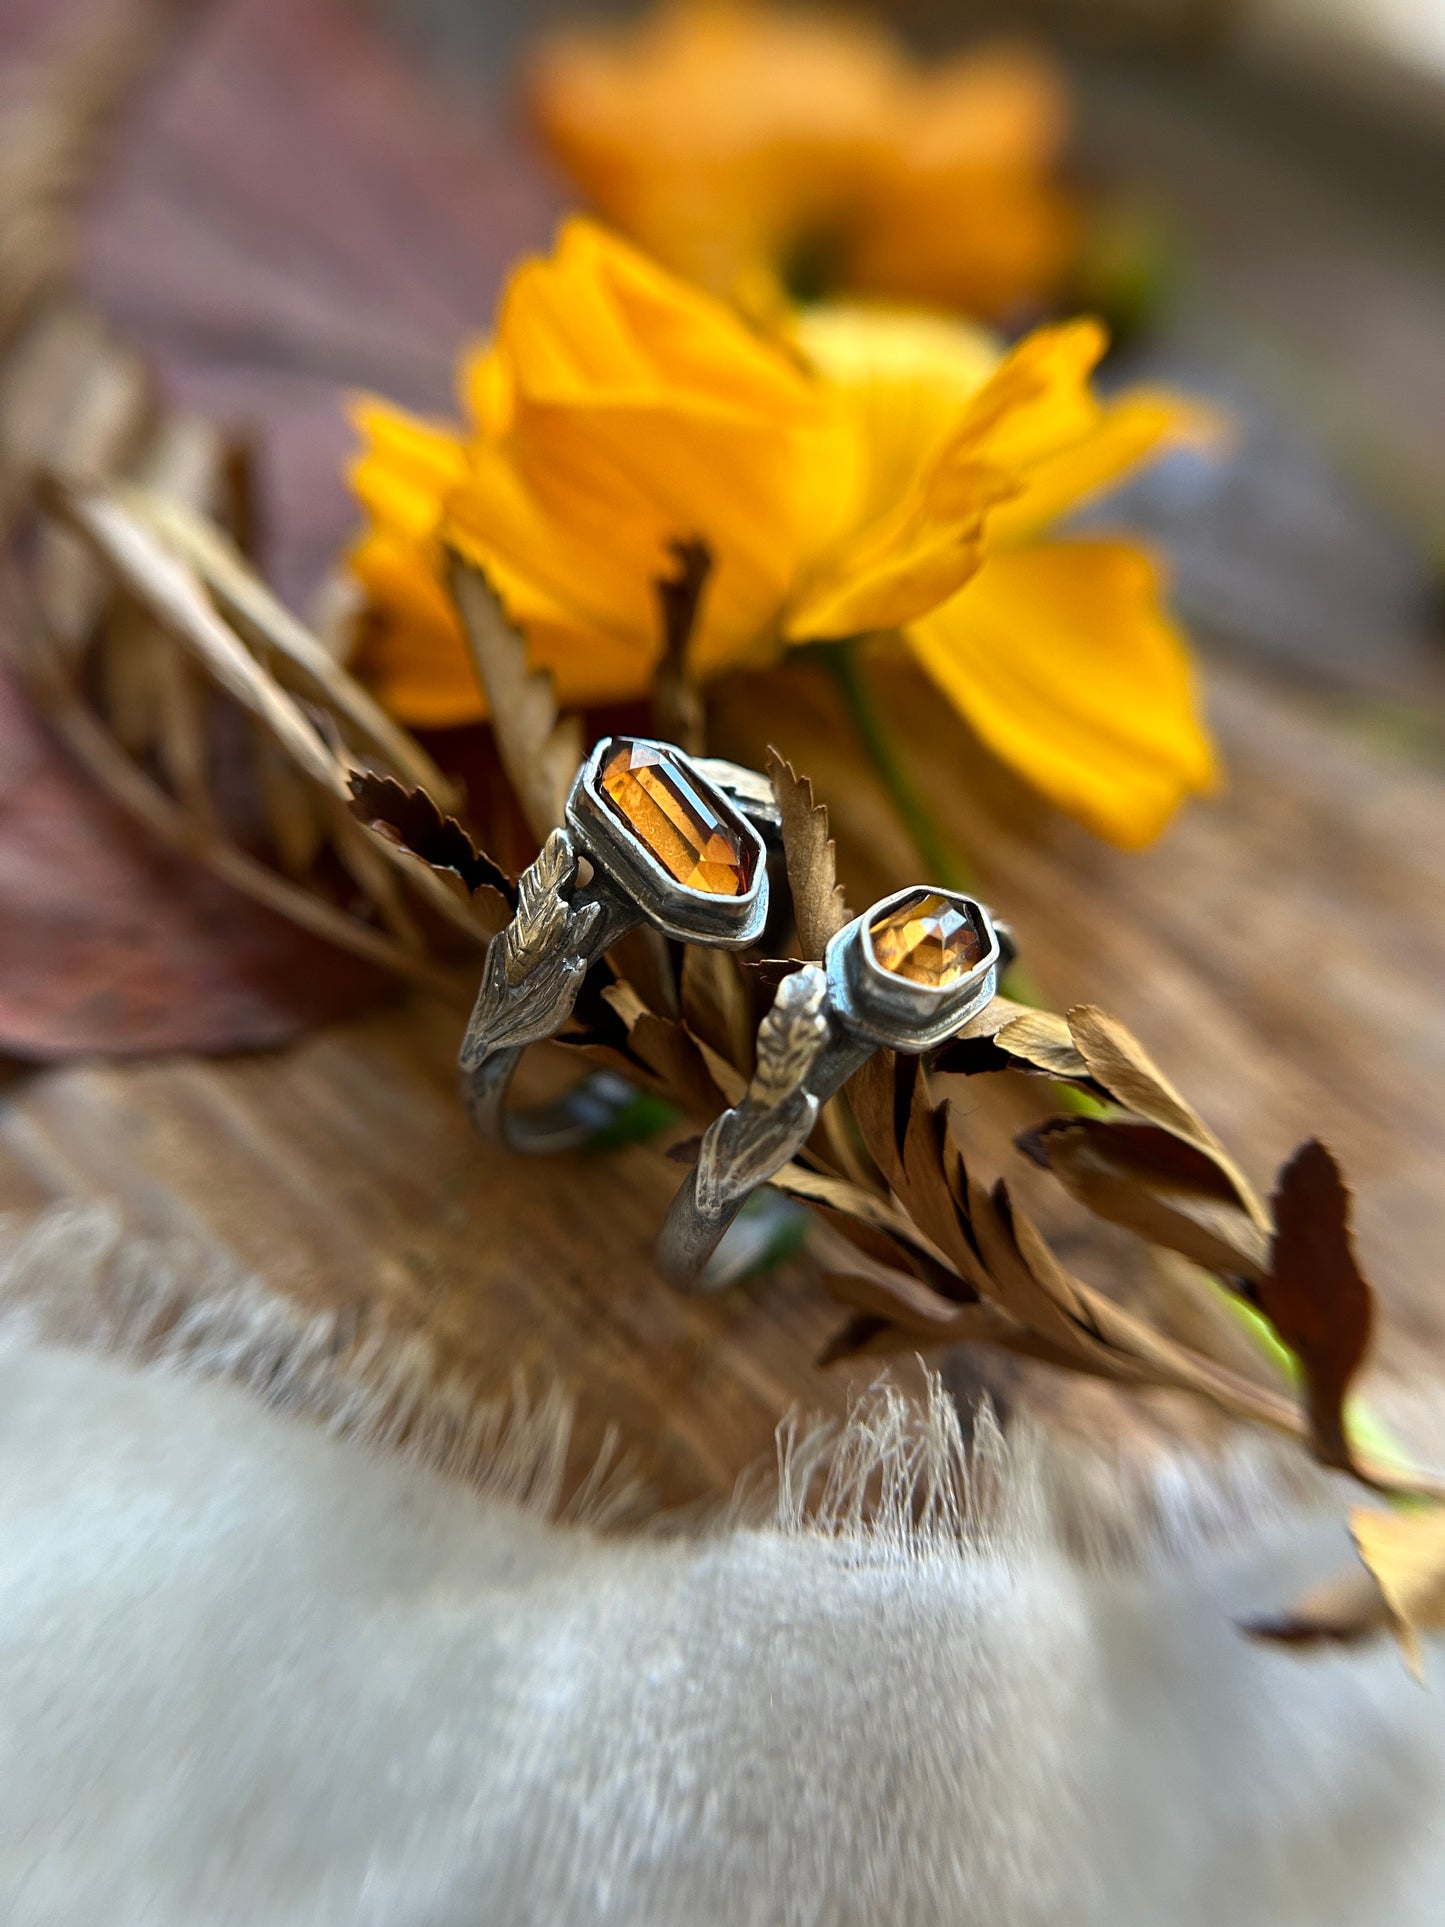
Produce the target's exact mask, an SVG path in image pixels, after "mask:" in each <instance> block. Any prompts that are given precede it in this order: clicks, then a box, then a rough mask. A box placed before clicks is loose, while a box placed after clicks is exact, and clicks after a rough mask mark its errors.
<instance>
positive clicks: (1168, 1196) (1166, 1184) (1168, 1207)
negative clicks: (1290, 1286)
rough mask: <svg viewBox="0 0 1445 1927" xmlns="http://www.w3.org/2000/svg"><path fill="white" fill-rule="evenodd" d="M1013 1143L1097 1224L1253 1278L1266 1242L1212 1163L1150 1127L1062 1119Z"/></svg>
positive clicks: (1264, 1260)
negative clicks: (1112, 1226) (1104, 1223)
mask: <svg viewBox="0 0 1445 1927" xmlns="http://www.w3.org/2000/svg"><path fill="white" fill-rule="evenodd" d="M1018 1144H1019V1147H1020V1149H1021V1150H1023V1151H1024V1152H1025V1153H1026V1154H1027V1155H1028V1156H1029V1157H1031V1158H1032V1159H1033V1160H1034V1162H1035V1163H1036V1164H1038V1165H1040V1166H1042V1168H1043V1169H1044V1170H1046V1171H1049V1172H1051V1173H1052V1174H1053V1176H1054V1177H1056V1178H1057V1179H1058V1180H1059V1182H1060V1184H1062V1185H1063V1187H1064V1189H1065V1190H1066V1191H1067V1192H1069V1194H1070V1195H1071V1196H1072V1197H1075V1198H1077V1199H1078V1200H1079V1202H1080V1203H1081V1204H1083V1205H1086V1206H1087V1207H1088V1209H1089V1210H1090V1211H1092V1212H1093V1213H1094V1215H1095V1216H1096V1217H1099V1218H1104V1219H1106V1220H1107V1221H1108V1222H1109V1223H1110V1224H1117V1225H1122V1226H1123V1228H1124V1229H1125V1230H1126V1231H1132V1232H1134V1233H1135V1234H1136V1235H1137V1236H1138V1237H1141V1238H1143V1239H1145V1240H1146V1241H1147V1242H1148V1243H1150V1244H1154V1245H1160V1246H1162V1247H1163V1248H1164V1249H1165V1250H1167V1251H1177V1252H1179V1253H1180V1255H1181V1256H1183V1257H1185V1258H1190V1259H1192V1260H1193V1261H1194V1263H1195V1264H1198V1265H1203V1266H1204V1267H1205V1268H1206V1269H1207V1270H1210V1271H1217V1272H1221V1273H1223V1274H1225V1275H1226V1276H1229V1275H1233V1274H1236V1273H1237V1274H1240V1275H1242V1276H1243V1277H1245V1278H1251V1279H1257V1278H1259V1277H1260V1276H1262V1274H1263V1273H1264V1271H1265V1270H1266V1268H1267V1266H1268V1264H1269V1239H1268V1237H1267V1236H1266V1234H1265V1233H1264V1232H1263V1231H1262V1230H1261V1229H1260V1227H1259V1226H1258V1225H1257V1224H1256V1223H1255V1221H1254V1219H1253V1218H1252V1217H1250V1215H1249V1213H1248V1211H1247V1210H1246V1209H1245V1207H1244V1204H1243V1202H1242V1200H1241V1199H1240V1197H1239V1194H1238V1192H1237V1191H1236V1190H1235V1188H1234V1184H1233V1182H1232V1180H1231V1178H1230V1177H1229V1175H1228V1173H1227V1172H1226V1171H1225V1170H1224V1169H1222V1168H1221V1166H1220V1164H1219V1161H1218V1159H1217V1158H1216V1157H1214V1156H1211V1155H1210V1154H1209V1153H1207V1152H1205V1151H1202V1150H1201V1149H1200V1148H1199V1147H1198V1146H1197V1145H1196V1144H1193V1143H1190V1142H1188V1141H1187V1140H1185V1139H1184V1138H1180V1137H1175V1136H1174V1135H1173V1134H1172V1133H1171V1132H1169V1131H1165V1130H1161V1129H1160V1128H1159V1126H1158V1125H1157V1124H1144V1123H1139V1122H1137V1121H1135V1120H1134V1119H1132V1118H1093V1117H1067V1118H1054V1119H1051V1120H1050V1121H1049V1122H1048V1123H1046V1124H1042V1125H1039V1126H1037V1127H1035V1128H1034V1129H1033V1130H1030V1131H1026V1132H1025V1133H1024V1134H1023V1135H1022V1136H1021V1137H1020V1138H1019V1139H1018Z"/></svg>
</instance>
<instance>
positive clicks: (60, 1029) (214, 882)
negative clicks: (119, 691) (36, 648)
mask: <svg viewBox="0 0 1445 1927" xmlns="http://www.w3.org/2000/svg"><path fill="white" fill-rule="evenodd" d="M91 728H92V729H94V728H95V725H94V724H91ZM114 756H115V758H116V760H117V761H119V762H120V763H121V765H122V766H124V767H127V768H129V767H130V765H129V762H128V759H126V758H125V757H124V756H123V754H122V753H121V752H120V751H119V750H115V751H114ZM157 795H158V796H159V795H160V792H159V791H158V792H157ZM171 807H172V808H174V807H175V806H174V805H172V806H171ZM277 883H278V885H281V886H282V887H285V888H291V887H294V886H287V885H285V884H284V880H283V879H279V878H278V879H277ZM276 907H278V908H280V907H283V906H280V905H278V906H276ZM338 914H339V913H338ZM326 934H329V933H326ZM373 934H375V933H373ZM376 941H377V942H378V943H380V942H381V941H382V939H381V938H380V937H379V936H377V938H376ZM388 988H389V980H388V979H387V978H386V977H384V976H383V975H382V974H381V972H380V971H378V970H376V969H374V968H371V967H368V966H367V965H366V964H362V963H360V962H358V961H357V960H356V959H355V958H354V957H348V956H346V955H344V954H343V953H342V952H341V951H339V950H337V949H334V948H333V947H332V945H331V944H329V943H323V942H320V941H319V940H318V937H317V936H315V935H308V934H306V932H305V931H303V930H302V929H299V928H298V927H297V925H296V922H295V920H294V919H291V918H290V917H289V916H278V915H275V914H271V913H269V912H268V911H265V910H262V909H259V908H258V907H257V906H256V905H255V904H254V903H252V902H248V901H247V899H246V897H245V896H243V895H242V894H241V893H240V891H238V890H236V889H233V888H228V887H227V884H226V883H225V882H222V881H219V880H218V879H217V878H215V877H213V876H208V875H207V874H206V872H205V871H204V870H203V869H201V868H200V867H199V866H198V865H197V864H196V863H195V862H194V861H193V860H192V858H191V856H190V855H189V854H186V853H184V852H183V851H182V850H180V849H178V848H171V849H168V848H166V847H165V846H164V845H163V844H162V843H161V842H159V841H158V840H157V839H156V837H155V836H154V835H153V834H152V833H151V829H150V827H149V826H148V825H147V824H146V823H145V822H144V820H142V821H141V822H137V821H136V818H135V813H134V812H131V811H123V810H122V809H120V808H117V806H116V804H115V803H114V802H112V801H111V800H109V798H107V796H105V795H104V794H103V793H102V790H101V788H100V787H99V786H98V785H97V784H96V783H95V782H94V781H93V780H92V777H91V775H90V774H88V773H87V771H86V770H85V769H84V768H80V767H77V765H76V764H75V763H74V762H72V760H71V759H70V758H69V757H68V756H67V755H66V754H65V753H64V751H63V750H62V749H61V747H60V746H59V745H58V744H57V743H56V742H55V741H54V740H53V739H52V738H51V736H50V735H49V734H48V733H47V732H46V731H45V730H44V729H43V728H42V727H41V725H40V723H39V722H38V721H37V719H36V717H35V714H34V712H33V710H32V708H31V705H30V704H29V703H28V702H27V701H26V700H25V697H24V695H23V694H22V693H21V691H20V690H19V689H18V688H17V687H16V686H15V684H14V682H13V680H12V678H11V677H10V675H9V674H8V673H5V674H0V1049H3V1050H4V1051H6V1052H7V1053H9V1054H10V1055H12V1056H15V1057H23V1058H28V1059H35V1060H57V1059H65V1058H70V1057H75V1056H86V1055H94V1054H97V1053H103V1054H106V1055H134V1054H143V1055H152V1054H155V1053H157V1052H164V1051H227V1052H228V1051H237V1050H253V1049H269V1048H274V1047H275V1046H277V1045H281V1044H286V1043H289V1042H291V1041H292V1040H294V1039H295V1038H296V1037H297V1036H299V1035H300V1034H301V1033H302V1032H304V1031H305V1030H307V1029H309V1028H310V1027H311V1026H312V1025H314V1024H316V1023H319V1022H323V1021H328V1020H334V1019H337V1018H341V1017H345V1016H349V1015H352V1014H355V1013H356V1012H357V1011H359V1010H362V1009H364V1008H365V1007H366V1006H367V1005H368V1004H371V1003H374V1002H375V1001H377V999H378V998H379V997H382V996H384V995H385V994H386V993H387V990H388Z"/></svg>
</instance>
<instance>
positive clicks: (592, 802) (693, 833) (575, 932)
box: [459, 736, 776, 1152]
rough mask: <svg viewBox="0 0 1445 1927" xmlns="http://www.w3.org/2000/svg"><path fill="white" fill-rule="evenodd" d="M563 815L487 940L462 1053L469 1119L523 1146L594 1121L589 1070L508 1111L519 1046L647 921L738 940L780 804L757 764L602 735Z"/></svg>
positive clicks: (757, 893)
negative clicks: (552, 1099) (551, 1094)
mask: <svg viewBox="0 0 1445 1927" xmlns="http://www.w3.org/2000/svg"><path fill="white" fill-rule="evenodd" d="M619 759H621V760H620V761H619ZM566 816H567V821H566V826H565V828H562V829H557V830H554V831H553V832H552V834H551V835H550V836H549V837H548V838H547V841H546V842H545V843H544V844H543V846H542V850H541V853H540V854H539V856H538V857H537V860H536V862H535V863H533V864H532V866H531V868H530V869H528V870H527V871H526V872H524V874H523V875H522V877H521V878H520V879H519V881H518V886H517V889H518V902H517V908H516V912H515V914H514V915H513V918H512V921H511V923H510V924H508V925H507V927H506V929H505V930H503V931H502V932H501V933H500V934H499V935H498V936H496V937H495V938H494V939H493V940H492V942H491V944H490V946H489V947H488V950H487V958H486V963H485V965H484V967H483V972H482V983H481V988H480V990H479V991H478V993H477V1000H476V1003H475V1005H474V1007H473V1009H472V1015H471V1021H470V1022H469V1023H468V1025H467V1031H466V1036H465V1037H464V1038H463V1040H462V1047H461V1053H460V1060H459V1061H460V1066H461V1076H462V1096H463V1100H464V1102H465V1104H466V1107H467V1110H468V1112H469V1114H470V1116H471V1119H472V1122H473V1123H474V1124H475V1125H476V1127H477V1129H478V1130H479V1131H480V1132H481V1133H482V1135H483V1136H484V1137H488V1138H491V1139H495V1140H498V1141H500V1142H503V1143H506V1144H508V1145H510V1146H511V1147H512V1148H513V1149H514V1150H518V1151H528V1152H547V1151H561V1150H567V1149H570V1148H572V1147H573V1146H575V1145H577V1144H580V1143H582V1142H584V1141H585V1140H586V1139H587V1138H588V1137H590V1136H591V1135H592V1134H593V1132H594V1131H595V1130H596V1129H597V1128H598V1125H599V1122H601V1121H603V1120H602V1118H601V1117H600V1116H599V1109H598V1104H597V1102H596V1099H595V1097H594V1096H593V1095H592V1094H591V1093H590V1090H589V1086H590V1084H591V1082H592V1080H586V1081H584V1083H583V1084H582V1085H580V1086H578V1088H577V1090H576V1091H575V1092H573V1093H569V1094H568V1096H567V1097H566V1098H564V1099H562V1100H561V1101H560V1102H559V1103H556V1104H551V1105H546V1106H542V1107H538V1108H536V1109H533V1110H530V1111H528V1110H515V1109H513V1108H511V1107H510V1106H509V1105H508V1103H507V1093H508V1089H509V1087H510V1085H511V1081H512V1075H513V1073H514V1071H515V1070H516V1068H517V1065H518V1063H519V1062H520V1061H521V1058H522V1055H523V1053H524V1052H525V1051H526V1049H527V1047H528V1045H530V1044H535V1043H540V1042H542V1041H543V1040H544V1039H545V1038H549V1037H554V1036H555V1035H556V1034H557V1032H558V1031H559V1030H560V1029H561V1028H562V1026H563V1025H564V1024H565V1023H566V1021H567V1019H568V1018H569V1017H570V1016H571V1014H572V1010H573V1007H574V1006H575V1004H576V1002H577V998H578V995H579V993H580V991H581V989H582V984H583V982H584V980H585V978H586V976H587V973H588V971H589V970H590V969H591V968H592V967H593V965H594V964H595V963H597V961H598V960H599V958H601V956H602V955H603V953H604V952H605V951H607V950H610V949H611V948H612V946H613V945H614V944H615V943H618V942H619V941H620V940H621V939H622V938H623V937H624V936H626V934H627V933H628V931H629V930H632V929H634V928H635V927H636V926H637V925H638V924H640V923H643V922H647V923H651V924H652V925H653V926H654V927H655V928H657V929H659V930H661V931H662V932H663V933H664V934H665V935H666V936H669V937H675V938H678V939H679V940H681V941H683V942H686V943H704V944H721V945H724V946H727V947H729V948H741V947H742V946H744V945H746V944H750V943H753V942H755V941H756V940H757V938H758V937H759V936H760V935H761V933H762V930H763V926H764V924H765V923H766V921H767V915H768V861H767V859H768V853H767V847H766V845H765V843H764V840H763V837H762V834H761V832H760V829H759V825H760V824H761V825H763V826H764V827H772V826H773V825H775V824H776V804H775V803H774V801H773V796H772V791H771V789H770V787H769V785H768V783H767V781H766V779H765V778H764V777H761V776H759V775H757V774H756V772H754V771H752V770H747V769H743V768H741V767H740V766H739V765H737V764H734V763H727V762H723V761H721V760H719V759H714V758H703V757H696V758H694V757H689V756H686V755H684V753H683V752H682V751H681V750H679V749H677V748H675V747H674V745H672V744H671V743H664V742H659V741H655V740H653V739H651V738H647V737H634V736H610V737H604V738H603V739H602V741H601V742H599V743H598V744H597V745H596V746H595V747H594V748H593V750H592V752H591V754H590V755H589V756H588V757H587V760H586V761H585V762H584V763H583V765H582V767H581V769H580V770H579V771H578V772H577V776H576V780H575V781H574V782H573V785H572V789H571V793H570V794H569V796H568V798H567V810H566ZM669 864H670V865H671V867H669ZM689 865H691V867H689ZM679 872H681V873H682V874H681V875H679ZM689 879H691V880H689Z"/></svg>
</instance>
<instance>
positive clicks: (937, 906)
mask: <svg viewBox="0 0 1445 1927" xmlns="http://www.w3.org/2000/svg"><path fill="white" fill-rule="evenodd" d="M868 937H869V941H870V942H871V944H872V946H873V955H874V957H875V958H876V959H877V961H878V962H879V963H880V964H881V965H882V966H883V968H884V969H885V970H889V971H892V973H893V975H894V976H895V977H906V978H907V979H908V980H909V982H910V983H915V984H926V985H927V986H928V988H929V989H930V990H947V989H948V987H949V985H950V984H956V983H958V982H959V981H960V979H961V978H963V977H966V976H967V975H968V973H969V971H970V970H972V969H973V967H974V965H975V964H978V963H982V961H983V959H984V957H985V956H986V955H987V954H988V945H987V944H986V943H985V941H984V939H983V937H982V935H981V934H980V932H979V931H978V929H977V927H976V926H975V924H974V922H973V919H972V918H971V917H970V916H969V915H968V913H967V911H966V910H963V909H961V908H960V907H959V905H958V904H956V903H955V902H954V901H953V899H952V898H951V897H946V896H944V895H943V893H942V892H941V891H939V890H920V891H918V892H916V893H915V894H914V895H913V896H911V897H905V898H904V900H903V902H902V903H896V904H894V906H893V908H892V909H891V910H885V911H884V913H883V915H882V916H881V917H879V918H877V919H876V920H875V921H874V922H873V923H870V924H869V926H868Z"/></svg>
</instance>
